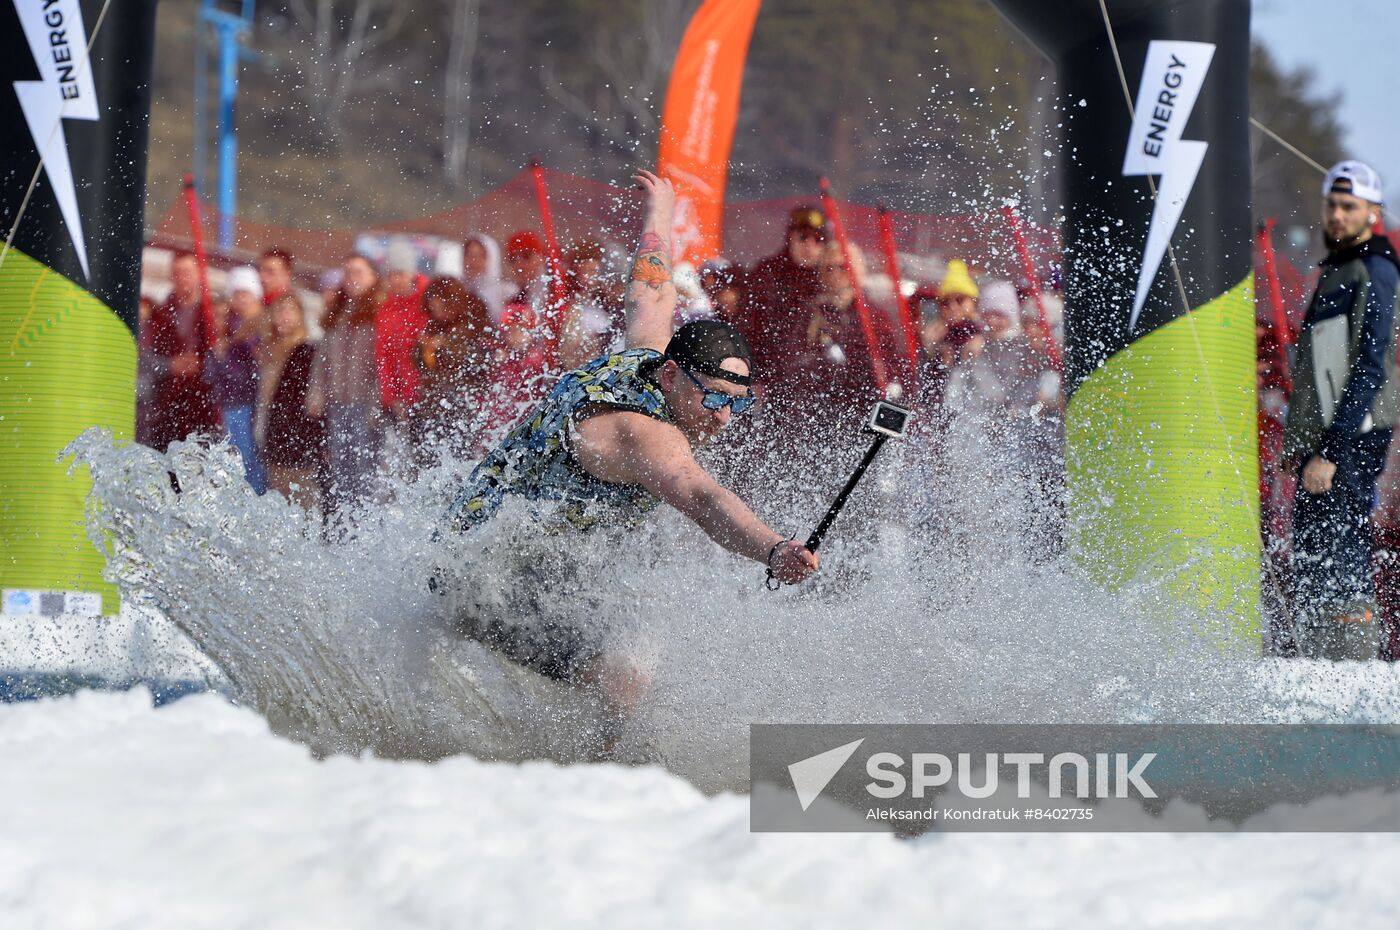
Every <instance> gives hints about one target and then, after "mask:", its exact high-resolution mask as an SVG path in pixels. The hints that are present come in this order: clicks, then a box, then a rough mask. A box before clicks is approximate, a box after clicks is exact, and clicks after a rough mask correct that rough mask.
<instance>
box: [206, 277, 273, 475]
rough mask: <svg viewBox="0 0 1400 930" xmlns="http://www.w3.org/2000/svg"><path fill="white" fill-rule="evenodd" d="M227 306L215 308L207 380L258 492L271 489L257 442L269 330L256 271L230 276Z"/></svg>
mask: <svg viewBox="0 0 1400 930" xmlns="http://www.w3.org/2000/svg"><path fill="white" fill-rule="evenodd" d="M228 295H229V300H228V303H220V304H218V305H217V306H216V307H215V308H214V334H215V335H214V347H213V348H212V349H210V351H209V355H208V358H206V359H205V362H204V377H205V380H207V381H208V382H209V384H210V386H211V387H212V388H213V391H214V402H215V403H217V404H218V405H219V412H220V414H221V416H222V418H223V423H224V433H225V435H226V436H227V438H228V440H229V442H231V443H233V446H234V448H236V449H237V450H238V452H239V454H240V455H241V456H243V473H244V475H245V476H246V477H247V479H248V483H249V484H250V485H252V487H253V490H254V491H256V492H257V493H258V494H262V493H263V492H264V491H265V490H266V489H267V481H266V477H265V475H264V473H263V467H262V463H261V462H260V461H259V460H258V455H257V445H256V443H254V441H253V407H254V405H256V404H257V400H258V362H257V357H258V347H259V345H260V344H261V342H262V340H263V336H264V332H265V330H266V329H267V315H266V314H265V313H264V312H263V303H262V296H263V290H262V281H261V280H260V279H259V277H258V272H257V269H256V268H246V267H245V268H235V269H233V270H232V271H230V272H229V275H228Z"/></svg>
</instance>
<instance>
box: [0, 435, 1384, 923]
mask: <svg viewBox="0 0 1400 930" xmlns="http://www.w3.org/2000/svg"><path fill="white" fill-rule="evenodd" d="M954 448H955V450H957V451H955V452H954V453H953V454H952V456H951V458H950V459H949V460H948V461H946V462H944V463H943V464H942V465H941V466H939V467H938V468H930V467H929V465H928V461H929V459H928V457H927V456H926V455H924V454H923V452H922V450H920V448H919V447H918V445H917V444H916V443H910V444H906V445H904V446H900V447H897V448H895V449H894V450H893V451H892V453H891V454H890V455H889V456H888V458H887V459H886V460H885V461H884V462H883V463H882V464H881V465H880V466H879V467H878V468H877V473H875V474H873V475H872V478H871V485H870V487H871V489H872V490H878V493H875V494H870V495H866V496H865V498H864V500H863V503H861V504H860V505H858V506H857V507H856V509H855V510H854V511H853V512H852V514H851V515H850V516H849V523H843V524H841V526H842V527H843V532H844V534H845V535H842V533H837V534H833V537H832V540H831V544H830V546H829V547H827V548H826V549H824V555H825V558H826V559H827V569H826V571H825V572H824V575H825V578H824V579H823V581H822V582H821V586H820V587H819V588H817V589H815V590H814V591H811V592H803V591H801V590H785V591H783V592H780V593H778V594H772V593H769V592H766V591H764V590H763V589H762V587H761V584H760V578H759V573H758V572H757V571H756V570H755V569H754V568H753V566H752V565H749V564H747V563H743V562H741V561H739V560H737V559H732V558H730V557H728V556H726V555H725V554H723V553H722V552H720V551H719V550H717V549H716V548H715V547H713V546H712V545H711V544H710V543H708V542H707V541H706V540H704V539H703V537H701V536H700V535H699V534H698V532H696V531H695V530H694V529H693V528H691V527H689V526H687V525H686V524H684V522H683V521H681V520H680V519H679V518H676V517H675V516H674V515H668V514H659V515H658V516H657V517H656V518H654V519H653V520H651V521H650V522H649V523H648V524H647V525H646V526H644V527H643V528H642V529H640V530H637V531H633V532H629V533H625V534H620V535H616V536H608V535H607V534H601V535H599V536H597V537H593V539H594V540H596V541H592V542H590V544H589V545H588V546H586V547H583V548H582V550H581V551H580V550H579V547H577V546H576V545H575V546H574V548H572V549H566V547H565V545H564V544H563V543H562V542H561V541H559V540H557V539H548V540H545V541H541V540H540V537H539V534H537V533H535V532H534V531H533V530H532V529H530V528H529V526H528V524H522V522H521V520H520V519H519V516H520V515H519V514H515V513H508V514H503V515H502V518H501V519H498V520H497V521H495V522H494V523H493V524H492V526H491V527H490V528H489V531H488V532H487V533H485V534H482V535H481V536H480V537H479V538H475V539H473V540H470V541H454V542H450V543H444V542H441V541H434V540H433V535H432V529H433V526H434V523H435V520H436V518H437V516H438V515H439V514H440V512H441V508H442V505H443V501H444V499H445V495H446V493H447V488H448V487H450V485H451V483H452V481H453V480H454V479H455V478H456V477H460V472H457V473H455V474H454V473H451V472H448V471H441V472H433V473H430V474H428V475H425V476H423V477H422V478H421V479H420V480H419V481H418V482H416V483H414V484H412V485H403V486H398V487H396V488H394V489H393V495H392V503H385V504H383V505H382V506H380V507H378V508H376V510H375V511H374V513H373V514H372V519H368V520H365V521H362V522H361V523H360V525H359V528H358V529H357V530H356V531H355V532H353V533H350V534H348V535H347V536H345V537H344V538H341V539H339V540H338V541H336V542H334V543H328V542H326V541H325V539H324V538H323V534H322V533H321V531H320V528H319V526H316V525H313V524H311V523H309V522H308V521H307V520H306V519H304V518H303V517H301V516H300V515H299V514H298V513H297V512H296V511H294V510H293V509H291V508H290V507H288V506H287V505H286V504H285V503H283V502H282V501H281V500H280V499H278V498H275V497H274V496H271V495H269V496H268V497H264V498H256V497H254V496H252V495H251V494H250V493H248V492H247V491H246V489H245V488H244V487H243V486H242V485H241V482H240V481H239V480H238V479H237V477H236V475H237V464H236V462H235V461H234V460H233V459H232V458H231V457H230V454H229V452H228V450H226V449H215V450H213V451H209V450H201V449H197V448H195V447H186V448H184V449H177V450H176V451H175V452H174V453H172V456H171V457H170V459H168V460H165V459H162V458H161V457H158V456H156V455H154V454H153V453H151V452H149V451H148V450H144V449H140V448H131V447H127V448H114V447H113V446H112V444H111V443H110V442H109V441H107V440H106V439H104V438H103V437H102V436H100V435H97V434H93V435H89V436H87V437H85V438H84V439H83V440H82V441H80V442H79V443H78V444H77V446H76V451H77V453H78V457H79V459H81V460H82V461H83V462H85V463H87V465H88V466H89V467H90V468H91V470H92V473H93V477H94V480H95V485H96V488H97V494H96V498H95V501H94V518H95V527H96V528H97V529H98V530H100V531H101V532H102V533H103V534H105V535H104V537H103V538H104V540H105V545H107V546H108V547H109V552H110V554H111V557H112V567H113V570H114V572H116V574H117V576H118V577H119V578H120V579H121V582H122V586H123V590H124V594H125V597H126V600H127V604H128V605H129V608H128V611H127V615H126V616H125V617H124V618H123V620H122V621H121V624H124V625H118V626H116V627H113V628H111V629H108V630H106V631H105V632H104V633H103V635H102V636H99V637H96V638H94V639H92V640H90V641H79V640H78V639H75V638H74V637H73V636H72V635H70V636H69V638H68V639H66V640H65V638H64V634H63V632H62V630H61V629H58V628H56V627H51V628H47V629H46V628H44V627H43V626H42V625H40V626H38V627H36V628H35V630H37V632H28V633H25V634H23V635H21V634H19V633H17V632H16V631H15V629H14V628H13V627H11V628H9V629H7V630H6V631H5V633H4V635H0V670H5V669H14V668H17V667H19V668H23V667H30V668H40V669H44V670H47V671H51V672H52V671H62V670H63V667H64V664H65V661H68V659H65V658H64V657H65V656H67V657H68V658H69V659H72V664H74V665H75V666H77V667H81V668H87V669H93V668H97V669H99V670H100V671H101V674H103V675H104V676H105V677H107V678H110V679H112V680H123V679H130V678H141V677H143V676H144V677H149V678H174V679H180V680H197V681H204V682H208V683H209V684H210V685H212V686H213V687H214V688H216V689H217V693H214V694H208V695H198V696H195V697H189V698H185V699H183V700H180V701H177V702H175V703H173V704H170V705H168V706H166V707H163V708H160V709H153V708H152V706H151V704H152V700H151V695H150V693H149V692H147V691H145V690H143V689H137V690H135V691H132V692H129V693H125V694H106V693H94V692H86V691H85V692H81V693H79V694H78V695H77V696H76V697H65V698H55V699H48V700H42V701H36V702H29V703H21V704H8V705H0V760H3V762H0V797H4V798H6V799H8V801H9V802H10V804H9V805H8V807H9V810H8V811H7V813H6V815H5V816H4V818H3V819H0V917H3V920H0V925H3V926H4V927H11V926H15V927H30V926H33V927H45V926H54V927H89V926H90V927H104V928H105V927H126V926H130V927H148V926H182V927H205V926H207V927H229V926H248V927H259V928H264V927H304V926H344V927H360V926H363V927H458V926H473V927H491V926H511V927H517V926H543V925H548V924H553V923H560V922H563V923H573V924H576V925H586V926H608V927H627V926H637V927H655V926H662V925H664V926H696V927H709V926H715V925H716V924H717V923H719V922H721V921H724V922H726V923H727V924H728V925H732V926H797V925H800V926H841V927H850V926H863V925H870V923H871V921H872V920H874V919H882V918H896V919H897V918H900V917H910V918H913V917H921V918H925V919H926V918H928V917H929V916H933V917H934V918H936V919H937V920H938V923H939V925H940V926H955V927H956V926H968V927H985V926H989V925H1010V926H1031V927H1034V926H1053V927H1058V926H1067V925H1076V924H1081V923H1087V922H1089V921H1093V922H1095V923H1096V924H1099V925H1105V926H1108V925H1118V924H1120V923H1121V922H1123V921H1127V920H1132V921H1133V922H1134V923H1136V924H1139V925H1142V926H1181V927H1215V926H1218V927H1231V928H1238V927H1253V926H1259V927H1279V926H1286V927H1295V926H1296V927H1313V926H1347V927H1368V926H1391V925H1393V914H1394V913H1396V907H1397V905H1400V890H1397V886H1396V884H1395V883H1394V881H1393V880H1391V876H1392V875H1393V874H1394V871H1395V868H1396V866H1397V865H1400V861H1397V860H1400V844H1397V843H1396V842H1395V841H1394V840H1393V839H1392V838H1390V837H1389V836H1385V835H1376V836H1365V835H1361V836H1340V837H1339V836H1307V837H1305V838H1299V837H1278V836H1269V835H1251V836H1235V837H1208V836H1138V835H1080V836H1062V837H1053V836H1016V835H1010V836H993V837H987V836H928V837H924V838H921V839H918V840H913V841H903V840H894V839H891V838H889V837H886V836H878V835H876V836H854V837H853V836H835V835H819V836H801V835H798V836H764V835H753V834H750V833H749V832H748V813H747V801H746V799H745V798H744V797H742V796H741V795H736V794H734V793H732V792H733V791H735V790H737V789H740V788H742V787H743V786H744V785H745V784H746V782H747V759H746V753H747V725H748V724H749V723H751V722H759V721H830V722H862V721H910V722H964V721H976V720H981V721H1006V722H1032V721H1056V722H1062V721H1063V722H1083V721H1125V722H1128V721H1138V720H1158V721H1220V722H1227V721H1294V720H1311V721H1377V722H1400V675H1397V673H1396V670H1395V668H1394V667H1392V666H1385V665H1381V664H1379V663H1372V664H1367V665H1352V666H1333V665H1329V664H1324V663H1318V664H1311V663H1297V662H1295V663H1281V662H1272V661H1260V660H1257V659H1250V658H1230V657H1227V656H1221V655H1220V654H1219V652H1218V651H1217V650H1216V649H1215V648H1214V647H1212V646H1211V645H1209V642H1208V640H1209V638H1210V636H1211V631H1210V628H1209V627H1210V624H1209V622H1208V620H1202V619H1201V618H1193V617H1190V616H1188V615H1185V614H1183V613H1182V612H1181V611H1180V609H1179V608H1177V607H1175V606H1174V605H1171V604H1164V603H1162V602H1161V601H1160V599H1159V598H1158V595H1157V594H1156V592H1155V591H1154V589H1152V588H1151V587H1142V588H1140V589H1134V590H1132V591H1129V592H1126V593H1120V594H1118V595H1115V596H1113V597H1109V596H1107V595H1104V594H1102V593H1099V592H1097V591H1095V589H1094V588H1093V586H1092V585H1089V584H1087V583H1084V582H1083V581H1081V580H1080V578H1079V576H1078V574H1077V572H1076V571H1075V570H1074V568H1073V567H1072V565H1071V564H1070V563H1069V562H1068V561H1065V560H1055V561H1051V562H1050V563H1048V564H1039V565H1037V564H1035V562H1034V560H1032V559H1030V558H1028V557H1027V554H1026V552H1024V551H1023V546H1024V545H1025V544H1024V543H1023V542H1021V535H1022V534H1021V532H1020V530H1021V529H1022V528H1023V523H1024V520H1023V518H1022V516H1021V508H1020V505H1019V499H1020V498H1019V495H1020V488H1019V487H1018V486H1017V485H1016V482H1015V480H1014V476H1013V477H1008V473H1009V472H1008V469H1007V468H1006V467H1005V464H1004V463H998V462H997V461H996V460H995V458H993V457H991V456H990V455H988V454H987V450H986V449H979V448H978V445H977V443H976V442H975V441H971V440H969V441H965V442H960V443H957V444H955V445H954ZM828 451H829V450H828ZM859 451H860V450H859V448H858V446H856V445H853V446H852V447H851V448H850V449H847V450H839V455H834V456H833V460H834V461H835V464H831V463H827V465H826V472H830V473H831V474H829V475H825V473H824V472H822V473H819V474H823V475H825V477H824V478H823V479H822V480H816V479H813V478H811V477H810V476H811V474H818V473H817V472H807V473H802V472H800V471H799V473H798V475H799V477H798V478H797V479H796V480H795V481H794V482H793V483H791V484H788V485H786V486H780V487H779V488H778V491H777V492H775V493H774V494H772V495H770V498H769V499H768V508H769V509H767V510H765V512H764V516H765V517H767V518H769V519H770V520H772V521H774V522H775V523H777V525H780V526H785V527H790V528H793V529H796V528H798V527H804V526H810V525H811V524H812V523H813V522H814V521H815V519H816V517H817V516H819V514H820V512H821V510H822V508H823V507H824V505H825V502H826V501H827V500H828V499H829V497H830V494H831V492H832V490H833V485H839V483H840V481H841V479H842V478H843V477H844V474H843V468H845V467H849V464H848V463H846V461H845V459H851V460H852V461H853V460H854V458H855V457H858V455H859ZM841 456H845V458H841ZM167 467H170V468H172V469H173V470H174V471H176V472H177V473H178V474H179V476H180V483H181V487H182V488H183V493H182V494H180V495H178V496H177V495H175V494H173V493H172V492H171V491H170V489H169V482H168V480H167V479H166V475H165V470H166V468H167ZM814 467H816V466H814ZM803 474H805V475H807V477H802V475H803ZM952 476H956V477H955V478H954V477H952ZM773 501H781V502H782V507H783V510H782V511H775V510H772V509H771V508H772V507H773V506H775V505H774V504H773ZM891 514H894V515H896V517H897V518H894V519H892V518H891ZM846 519H847V518H846V517H843V520H846ZM875 526H879V527H883V528H882V529H878V530H875V529H870V527H875ZM901 527H903V529H901ZM566 552H567V553H568V559H566V558H565V554H566ZM432 565H443V566H447V567H448V569H449V570H450V571H451V572H452V576H453V578H454V579H455V580H456V583H457V590H458V595H457V597H456V598H455V599H452V600H443V599H440V598H437V597H435V596H434V595H431V594H430V593H428V591H427V590H426V587H425V585H424V579H425V578H426V575H427V573H428V571H429V567H430V566H432ZM527 567H528V572H527V571H526V569H527ZM522 573H524V574H522ZM530 573H533V574H530ZM527 575H528V577H529V578H530V579H531V580H532V582H533V583H534V584H535V585H536V586H537V587H539V588H543V589H547V590H549V591H550V592H552V595H551V596H550V597H549V598H547V599H541V598H534V601H533V602H532V603H534V605H535V606H536V607H537V608H538V610H540V611H541V612H545V613H549V612H555V611H558V612H559V613H560V615H561V616H569V617H571V618H573V619H575V620H576V621H579V622H582V623H585V624H598V625H599V626H600V628H601V627H606V628H607V630H608V633H607V635H608V636H609V637H610V641H612V642H614V643H617V644H619V645H620V646H623V647H625V648H626V649H627V651H628V652H630V653H631V654H633V655H635V656H637V657H638V661H640V662H642V663H643V664H644V665H646V666H647V667H648V668H650V669H651V670H652V674H653V677H654V683H655V686H654V691H653V697H652V699H651V700H650V701H648V703H647V704H646V705H645V707H644V708H643V711H642V713H641V714H640V716H639V717H638V718H637V719H636V720H635V721H634V722H633V723H632V724H631V725H630V726H629V728H628V729H627V731H626V732H625V733H624V735H623V740H622V742H621V744H620V746H619V751H618V755H619V757H620V758H622V759H625V760H628V761H630V762H639V763H645V764H643V765H640V766H620V765H611V764H609V765H596V764H580V763H578V761H577V760H578V759H580V758H582V757H583V756H585V755H586V754H587V751H588V747H589V744H590V737H591V734H592V733H594V732H595V728H596V726H597V716H598V715H597V708H596V707H595V706H594V705H593V703H592V702H591V701H590V700H589V699H587V698H586V697H582V696H580V695H579V694H577V693H575V692H573V691H571V690H568V689H564V688H560V687H556V686H553V685H550V684H548V683H546V682H543V681H542V680H540V679H538V678H537V677H535V676H533V675H530V674H529V673H526V672H522V671H521V670H519V669H517V668H515V667H514V666H512V665H510V664H509V663H507V662H504V661H502V660H500V659H499V658H497V657H496V656H494V655H493V654H491V653H489V652H487V651H486V650H484V649H482V648H481V647H480V646H478V645H476V644H473V643H464V642H462V641H461V640H460V639H459V638H458V637H457V636H455V635H454V634H452V633H450V632H449V631H448V628H447V627H448V617H449V616H450V614H451V613H452V611H453V610H456V609H459V608H460V606H461V604H460V602H461V600H462V599H463V598H467V599H470V600H471V601H472V602H473V603H475V604H478V605H485V609H488V610H489V609H492V605H495V606H496V607H497V608H499V609H503V610H507V611H508V610H512V609H515V610H518V609H519V608H520V606H521V602H520V601H519V598H521V597H527V598H528V597H530V596H531V594H530V589H528V588H524V587H522V584H523V582H522V581H521V579H522V578H525V577H527ZM148 612H152V613H148ZM154 612H159V613H160V614H163V615H164V616H165V617H168V618H169V620H170V621H171V622H172V623H173V624H174V625H175V626H177V627H178V628H179V629H180V630H182V631H183V632H184V634H185V635H186V636H188V638H189V640H191V641H192V642H193V644H195V645H197V647H198V648H197V649H196V648H195V647H194V646H192V645H190V643H189V642H182V641H181V640H180V637H179V636H177V635H176V634H174V633H172V632H171V629H170V627H169V626H168V625H166V624H165V621H163V620H157V619H154ZM1163 616H1168V617H1172V616H1174V617H1175V618H1176V621H1177V622H1176V624H1175V626H1172V625H1170V624H1164V623H1162V622H1160V621H1159V620H1149V619H1147V618H1149V617H1163ZM143 618H145V619H143ZM1196 628H1204V629H1205V630H1206V632H1205V634H1204V637H1199V636H1196V635H1194V634H1190V633H1183V632H1182V631H1183V630H1190V629H1196ZM1169 629H1170V630H1173V633H1172V635H1170V636H1168V635H1166V633H1165V631H1166V630H1169ZM74 652H78V653H82V654H84V655H79V656H78V657H76V658H73V655H72V654H73V653H74ZM94 663H96V664H94ZM104 663H105V664H104ZM231 702H232V703H231ZM235 705H241V706H235ZM989 922H990V923H989Z"/></svg>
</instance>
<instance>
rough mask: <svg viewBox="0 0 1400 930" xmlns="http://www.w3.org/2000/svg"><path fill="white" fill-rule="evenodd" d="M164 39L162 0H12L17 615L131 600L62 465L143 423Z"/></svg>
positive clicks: (6, 210) (3, 98)
mask: <svg viewBox="0 0 1400 930" xmlns="http://www.w3.org/2000/svg"><path fill="white" fill-rule="evenodd" d="M154 40H155V2H154V0H111V2H110V3H109V4H107V5H106V7H105V8H104V4H103V0H85V2H80V0H11V2H5V3H3V4H0V74H3V77H0V125H4V127H5V132H3V133H0V223H3V231H4V235H5V236H6V238H7V242H6V243H5V245H3V246H0V250H3V258H0V587H3V588H4V589H5V602H4V605H3V611H4V612H5V613H19V614H26V613H40V612H42V613H57V612H68V613H89V614H91V613H97V612H102V613H107V614H112V613H115V612H116V611H117V609H118V604H117V594H116V590H115V588H113V586H112V585H111V584H109V583H107V582H106V581H104V580H103V578H102V566H103V560H102V557H101V555H100V554H99V553H98V551H97V550H96V549H95V548H94V547H93V546H92V545H91V544H90V543H89V542H88V539H87V535H86V532H85V530H84V522H83V507H84V498H85V496H86V494H87V490H88V487H89V484H88V481H87V480H86V478H85V476H82V475H79V476H76V477H75V476H70V475H69V474H68V470H67V468H66V467H65V466H63V465H61V464H59V463H58V461H57V459H58V455H59V453H60V451H61V450H62V449H63V447H64V446H65V445H66V444H67V443H69V442H70V441H71V440H72V439H73V438H74V437H76V436H77V435H78V434H79V433H81V432H82V431H83V430H84V429H87V428H88V427H91V426H102V427H106V428H107V429H109V430H111V431H112V433H113V434H114V435H115V436H117V437H118V438H130V437H131V435H132V432H133V425H134V410H135V394H136V391H135V387H136V329H137V300H138V296H139V288H140V278H141V247H142V228H141V220H142V211H143V208H144V206H145V190H146V135H147V133H146V130H147V122H148V119H149V114H150V74H151V60H152V45H153V43H154ZM89 44H90V45H91V51H90V52H89V50H88V47H89ZM41 157H42V168H41V164H40V162H41ZM31 179H33V180H34V186H33V190H32V193H30V181H31ZM27 194H28V202H27V204H26V202H25V201H26V195H27ZM12 229H13V234H11V230H12Z"/></svg>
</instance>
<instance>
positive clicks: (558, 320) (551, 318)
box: [530, 158, 569, 368]
mask: <svg viewBox="0 0 1400 930" xmlns="http://www.w3.org/2000/svg"><path fill="white" fill-rule="evenodd" d="M530 173H531V174H532V175H533V176H534V179H535V199H536V200H537V201H538V202H539V207H540V223H541V225H543V226H544V241H545V244H546V246H547V247H548V249H549V308H548V309H547V310H546V312H545V315H544V316H545V320H546V321H547V323H548V327H549V328H548V332H549V344H548V347H547V348H546V350H545V355H546V358H547V359H548V364H549V367H551V368H553V367H554V365H555V362H556V361H557V358H558V353H559V337H560V335H561V334H562V333H563V330H564V308H565V307H566V306H567V305H568V302H569V296H568V294H567V293H566V292H565V289H564V257H563V253H561V252H560V251H559V239H558V238H557V237H556V236H555V235H554V214H553V213H551V212H550V209H549V188H548V187H547V186H546V184H545V179H544V166H543V165H542V164H540V160H539V159H538V158H532V159H530Z"/></svg>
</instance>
